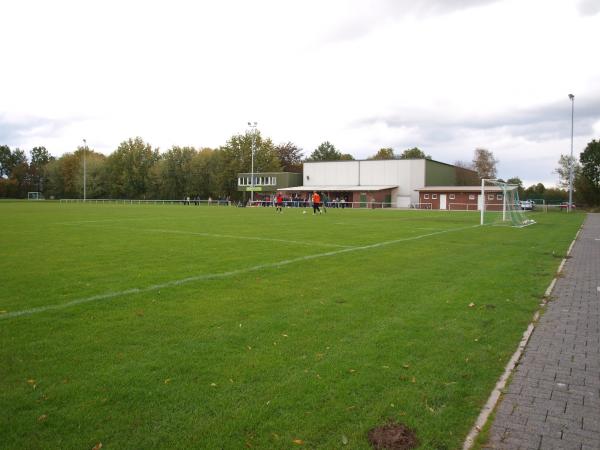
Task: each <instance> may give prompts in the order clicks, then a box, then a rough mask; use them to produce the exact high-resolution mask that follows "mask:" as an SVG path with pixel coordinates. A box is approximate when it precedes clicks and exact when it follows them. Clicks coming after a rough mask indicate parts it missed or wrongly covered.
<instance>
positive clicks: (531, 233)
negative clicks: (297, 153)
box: [0, 202, 584, 449]
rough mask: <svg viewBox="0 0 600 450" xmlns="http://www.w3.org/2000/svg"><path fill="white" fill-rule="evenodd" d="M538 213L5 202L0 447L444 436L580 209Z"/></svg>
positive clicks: (507, 340) (552, 263) (489, 377)
mask: <svg viewBox="0 0 600 450" xmlns="http://www.w3.org/2000/svg"><path fill="white" fill-rule="evenodd" d="M533 216H534V218H535V220H537V221H538V223H537V224H536V225H534V226H530V227H526V228H522V229H515V228H509V227H489V226H488V227H477V226H474V225H476V224H477V223H478V215H477V214H475V213H446V212H418V211H392V210H373V211H372V210H360V211H356V210H332V209H330V210H329V212H328V213H327V214H326V215H322V216H317V217H314V216H313V215H312V214H306V215H303V214H301V213H300V211H299V210H291V209H288V210H286V211H285V213H284V214H283V215H277V214H275V212H274V211H273V209H270V208H269V209H266V208H256V209H248V208H225V207H213V208H207V207H194V206H186V207H184V206H159V205H156V206H155V205H148V206H140V205H94V204H58V203H52V202H36V203H33V202H30V203H25V202H22V203H0V229H1V230H2V231H1V235H0V236H1V237H0V282H1V283H0V285H1V287H0V311H1V312H0V411H1V413H0V436H2V437H1V438H0V448H6V449H18V448H27V449H37V448H39V449H42V448H43V449H46V448H61V449H82V448H83V449H86V448H87V449H91V448H92V447H93V446H94V445H96V444H97V443H99V442H101V443H102V444H103V448H105V449H133V448H165V449H171V448H206V449H221V448H223V449H238V448H264V449H271V448H278V449H284V448H311V449H313V448H320V449H332V448H352V449H367V448H369V444H368V442H367V439H366V435H367V432H368V430H369V429H371V428H372V427H374V426H377V425H379V424H383V423H385V422H386V421H388V420H397V421H401V422H403V423H405V424H407V425H408V426H410V427H412V428H413V429H414V430H415V431H416V433H417V435H418V437H419V440H420V442H421V447H422V448H428V449H444V448H447V449H454V448H460V447H461V445H462V442H463V440H464V438H465V436H466V434H467V433H468V431H469V429H470V428H471V426H472V425H473V423H474V421H475V419H476V417H477V415H478V414H479V411H480V408H481V406H482V405H483V404H484V403H485V401H486V400H487V397H488V395H489V393H490V391H491V389H492V388H493V386H494V384H495V382H496V380H497V379H498V377H499V376H500V374H501V373H502V371H503V368H504V365H505V364H506V362H507V360H508V359H509V358H510V355H511V354H512V353H513V352H514V350H515V349H516V347H517V344H518V342H519V340H520V338H521V335H522V333H523V331H524V329H525V328H526V326H527V324H528V323H529V321H530V320H531V318H532V315H533V313H534V311H535V310H536V309H537V308H538V307H539V303H540V299H541V297H542V295H543V293H544V290H545V289H546V287H547V286H548V284H549V282H550V280H551V279H552V277H553V275H554V273H555V271H556V269H557V266H558V264H559V263H560V258H559V256H562V255H564V254H565V252H566V249H567V248H568V246H569V244H570V242H571V240H572V239H573V237H574V235H575V232H576V231H577V229H578V227H579V226H580V224H581V222H582V220H583V218H584V216H583V215H582V214H570V215H568V214H557V213H556V214H550V213H549V214H543V213H534V214H533ZM243 238H248V239H243ZM253 238H260V239H253ZM390 241H391V242H390ZM384 242H387V243H386V244H384V245H379V246H378V245H374V244H378V243H384ZM357 247H358V248H357ZM311 255H312V256H311ZM132 289H139V291H135V292H134V291H131V290H132ZM124 291H129V293H125V292H124ZM470 303H474V304H475V306H474V307H469V304H470ZM294 440H301V441H302V443H301V444H298V443H294V442H293V441H294ZM345 442H347V444H346V445H344V443H345Z"/></svg>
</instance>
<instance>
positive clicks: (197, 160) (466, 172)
mask: <svg viewBox="0 0 600 450" xmlns="http://www.w3.org/2000/svg"><path fill="white" fill-rule="evenodd" d="M253 139H254V171H255V172H257V173H258V172H279V171H285V172H298V173H301V172H302V166H303V163H304V162H305V161H344V160H353V159H354V157H353V156H352V155H350V154H348V153H342V152H341V151H339V150H338V149H337V148H336V147H335V146H334V145H333V144H332V143H330V142H329V141H325V142H323V143H322V144H320V145H319V146H318V147H317V148H316V149H315V150H314V151H313V152H312V153H311V154H310V155H309V156H308V157H307V158H303V151H302V149H301V148H299V147H298V146H296V145H295V144H294V143H292V142H286V143H281V144H279V145H275V144H274V143H273V141H272V140H271V139H270V138H264V137H263V136H262V135H261V133H260V131H255V132H251V131H247V132H245V133H244V134H237V135H234V136H232V137H231V138H230V139H229V140H228V141H227V142H226V144H225V145H223V146H220V147H219V148H216V149H212V148H199V149H196V148H195V147H179V146H173V147H171V148H170V149H169V150H167V151H166V152H160V151H159V148H153V147H152V146H151V145H150V144H149V143H147V142H144V140H143V139H142V138H140V137H136V138H130V139H128V140H126V141H123V142H121V144H120V145H119V146H118V148H117V149H116V150H115V151H114V152H113V153H111V154H110V155H108V156H106V155H104V154H102V153H99V152H96V151H94V149H92V148H88V147H87V146H80V147H78V148H77V149H76V150H75V151H74V152H72V153H65V154H63V155H62V156H60V157H58V158H55V157H53V156H52V155H50V154H49V152H48V151H47V150H46V148H44V147H34V148H33V149H31V150H30V152H29V158H28V157H27V155H26V153H25V152H24V151H23V150H21V149H19V148H16V149H14V150H11V149H10V148H9V147H8V146H6V145H0V197H4V198H25V197H26V196H27V193H28V192H32V191H34V192H42V193H43V194H44V196H45V197H46V198H80V197H82V193H83V172H84V171H83V161H84V159H85V167H86V171H85V172H86V196H87V198H127V199H181V198H184V197H186V196H193V197H196V196H199V197H200V198H208V197H213V198H230V199H238V198H240V196H241V195H243V193H241V192H238V191H237V174H238V173H249V172H250V171H251V165H252V145H253V144H252V141H253ZM422 158H425V159H432V158H431V156H430V155H427V154H426V153H425V152H423V151H422V150H421V149H419V148H417V147H413V148H410V149H406V150H404V151H403V152H402V153H400V154H396V153H395V152H394V150H393V149H392V148H390V147H386V148H381V149H379V150H378V151H377V152H376V153H375V154H374V155H372V156H370V157H369V158H368V159H370V160H385V159H422ZM498 162H499V161H498V159H496V157H495V156H494V154H493V153H492V152H491V151H489V150H487V149H483V148H478V149H475V152H474V154H473V159H472V161H470V162H465V161H456V162H455V163H454V165H455V166H456V167H457V172H456V173H457V184H459V185H476V184H478V183H479V181H480V180H481V179H482V178H496V172H497V169H496V167H497V164H498ZM570 164H573V174H574V181H573V185H574V191H575V202H579V203H583V204H586V205H590V206H598V205H600V142H599V141H596V140H592V141H591V142H590V143H589V144H588V145H587V147H586V148H585V150H584V151H583V152H581V154H580V155H579V158H578V159H577V158H575V157H574V158H573V159H572V160H571V159H570V157H568V156H565V155H561V157H560V160H559V162H558V167H557V169H556V170H555V173H556V174H557V175H558V177H559V180H560V181H559V184H560V185H559V188H558V189H554V188H552V189H546V188H545V187H544V185H543V184H541V183H538V184H536V185H533V186H530V187H528V188H525V187H524V186H523V183H522V181H521V180H520V178H519V177H513V178H510V179H508V180H506V181H507V182H509V183H512V184H517V185H518V186H519V196H520V197H521V198H538V199H544V200H546V201H547V202H550V201H552V202H555V201H564V200H565V199H566V191H565V188H566V187H567V186H568V184H569V183H568V180H569V178H568V177H569V167H570V166H569V165H570Z"/></svg>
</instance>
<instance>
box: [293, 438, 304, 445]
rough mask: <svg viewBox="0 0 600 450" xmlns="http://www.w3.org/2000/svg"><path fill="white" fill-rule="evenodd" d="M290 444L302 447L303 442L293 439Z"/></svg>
mask: <svg viewBox="0 0 600 450" xmlns="http://www.w3.org/2000/svg"><path fill="white" fill-rule="evenodd" d="M292 442H293V443H294V444H296V445H303V444H304V441H303V440H302V439H294V440H293V441H292Z"/></svg>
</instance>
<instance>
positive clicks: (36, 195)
mask: <svg viewBox="0 0 600 450" xmlns="http://www.w3.org/2000/svg"><path fill="white" fill-rule="evenodd" d="M27 200H44V196H43V195H42V193H41V192H28V193H27Z"/></svg>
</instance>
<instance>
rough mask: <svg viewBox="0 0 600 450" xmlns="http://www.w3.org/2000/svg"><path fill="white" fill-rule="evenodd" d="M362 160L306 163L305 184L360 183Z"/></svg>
mask: <svg viewBox="0 0 600 450" xmlns="http://www.w3.org/2000/svg"><path fill="white" fill-rule="evenodd" d="M359 164H360V161H331V162H329V161H328V162H319V163H309V162H307V163H304V186H319V185H321V186H353V185H358V184H359V179H358V169H359Z"/></svg>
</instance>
